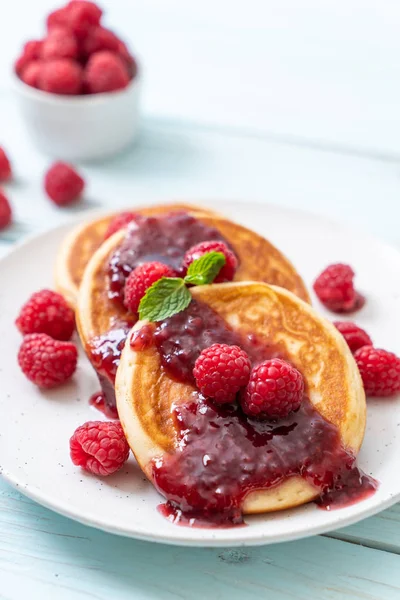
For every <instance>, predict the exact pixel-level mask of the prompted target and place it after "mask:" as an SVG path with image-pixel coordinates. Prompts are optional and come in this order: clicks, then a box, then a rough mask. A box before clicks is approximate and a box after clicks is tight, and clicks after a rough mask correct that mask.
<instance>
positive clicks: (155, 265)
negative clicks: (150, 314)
mask: <svg viewBox="0 0 400 600" xmlns="http://www.w3.org/2000/svg"><path fill="white" fill-rule="evenodd" d="M162 277H176V274H175V272H174V271H173V270H172V269H171V268H170V267H168V266H167V265H164V264H163V263H160V262H157V261H154V262H149V263H145V264H143V265H140V266H139V267H136V269H134V270H133V271H132V272H131V273H129V275H128V278H127V280H126V283H125V291H124V304H125V306H126V308H127V309H128V310H129V311H130V312H131V313H133V314H135V313H137V311H138V308H139V304H140V301H141V299H142V298H143V296H144V295H145V293H146V291H147V290H148V288H149V287H151V286H152V285H153V283H155V282H156V281H158V280H159V279H161V278H162Z"/></svg>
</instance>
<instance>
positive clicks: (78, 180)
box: [44, 162, 85, 206]
mask: <svg viewBox="0 0 400 600" xmlns="http://www.w3.org/2000/svg"><path fill="white" fill-rule="evenodd" d="M84 187H85V182H84V180H83V179H82V177H81V176H80V175H78V173H77V172H76V171H75V169H74V168H73V167H72V166H71V165H69V164H67V163H63V162H55V163H54V164H53V165H52V166H51V167H50V169H49V170H48V171H47V173H46V175H45V178H44V189H45V190H46V192H47V195H48V196H49V198H50V199H51V200H53V202H54V203H55V204H57V205H58V206H64V205H66V204H70V203H71V202H74V201H75V200H77V199H78V198H79V196H80V195H81V194H82V192H83V188H84Z"/></svg>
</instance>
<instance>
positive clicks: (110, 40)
mask: <svg viewBox="0 0 400 600" xmlns="http://www.w3.org/2000/svg"><path fill="white" fill-rule="evenodd" d="M120 43H121V42H120V41H119V38H118V37H117V36H116V35H115V33H113V32H112V31H110V30H109V29H105V27H101V26H100V25H99V27H93V29H91V30H90V31H89V33H88V35H87V37H86V38H85V39H84V40H83V42H82V52H83V54H84V55H85V56H90V55H91V54H93V53H94V52H99V51H100V50H110V51H111V52H118V49H119V46H120Z"/></svg>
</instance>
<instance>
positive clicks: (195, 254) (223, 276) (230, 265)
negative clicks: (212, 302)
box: [183, 241, 238, 283]
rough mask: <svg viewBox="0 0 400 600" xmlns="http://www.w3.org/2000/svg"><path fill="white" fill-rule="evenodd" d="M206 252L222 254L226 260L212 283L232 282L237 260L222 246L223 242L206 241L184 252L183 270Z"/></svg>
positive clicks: (230, 251)
mask: <svg viewBox="0 0 400 600" xmlns="http://www.w3.org/2000/svg"><path fill="white" fill-rule="evenodd" d="M207 252H222V254H224V255H225V259H226V262H225V264H224V266H223V267H222V269H221V270H220V272H219V273H218V275H217V276H216V278H215V279H214V283H222V282H224V281H232V279H233V278H234V276H235V272H236V269H237V266H238V260H237V258H236V256H235V254H234V253H233V252H232V250H229V248H228V246H227V245H226V244H224V242H219V241H207V242H200V244H196V245H195V246H193V247H192V248H190V249H189V250H188V251H187V252H186V254H185V257H184V259H183V266H184V268H185V269H187V268H188V267H189V265H190V264H191V263H192V262H193V261H194V260H197V259H198V258H200V257H201V256H203V254H206V253H207Z"/></svg>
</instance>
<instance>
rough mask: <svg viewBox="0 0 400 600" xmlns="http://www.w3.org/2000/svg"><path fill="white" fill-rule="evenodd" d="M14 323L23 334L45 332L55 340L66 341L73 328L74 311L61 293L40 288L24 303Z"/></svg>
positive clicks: (69, 337)
mask: <svg viewBox="0 0 400 600" xmlns="http://www.w3.org/2000/svg"><path fill="white" fill-rule="evenodd" d="M15 324H16V326H17V327H18V329H19V331H20V332H21V333H22V334H23V335H27V334H29V333H46V334H47V335H49V336H50V337H52V338H54V339H56V340H62V341H67V340H70V339H71V337H72V334H73V332H74V329H75V317H74V311H73V310H72V308H70V306H69V305H68V304H67V302H66V300H65V299H64V297H63V296H61V294H58V293H57V292H53V291H52V290H41V291H40V292H35V293H34V294H33V295H32V296H31V297H30V298H29V300H28V302H26V304H24V306H23V307H22V308H21V310H20V313H19V315H18V317H17V319H16V321H15Z"/></svg>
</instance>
